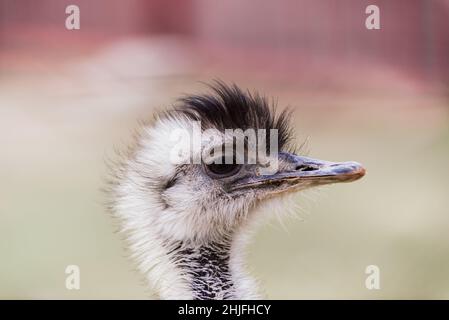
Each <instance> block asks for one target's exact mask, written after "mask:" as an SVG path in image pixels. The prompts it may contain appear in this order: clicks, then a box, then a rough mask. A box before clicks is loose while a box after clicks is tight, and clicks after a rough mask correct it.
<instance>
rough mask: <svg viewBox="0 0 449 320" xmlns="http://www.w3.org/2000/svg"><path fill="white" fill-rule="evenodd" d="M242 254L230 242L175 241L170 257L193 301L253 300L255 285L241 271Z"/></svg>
mask: <svg viewBox="0 0 449 320" xmlns="http://www.w3.org/2000/svg"><path fill="white" fill-rule="evenodd" d="M242 251H243V250H242V248H239V246H238V244H237V243H236V241H232V240H230V239H223V240H221V241H215V242H211V243H206V244H201V245H186V244H185V243H182V242H178V243H177V244H176V246H175V249H173V250H172V252H171V253H170V256H171V257H172V258H173V261H174V262H175V264H176V265H177V267H178V270H179V271H180V273H182V274H186V275H187V277H186V278H187V279H188V280H187V281H188V287H189V289H190V290H191V296H192V298H193V299H198V300H204V299H220V300H221V299H255V298H258V297H259V296H258V294H257V293H256V284H255V283H254V282H253V280H252V279H251V278H250V277H249V276H247V275H246V274H245V272H244V271H243V270H242V267H243V263H242V260H243V257H242Z"/></svg>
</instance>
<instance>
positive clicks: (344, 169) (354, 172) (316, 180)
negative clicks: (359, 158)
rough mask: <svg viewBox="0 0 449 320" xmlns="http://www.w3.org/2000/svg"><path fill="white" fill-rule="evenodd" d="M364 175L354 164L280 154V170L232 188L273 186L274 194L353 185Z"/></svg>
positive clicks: (360, 168) (361, 167)
mask: <svg viewBox="0 0 449 320" xmlns="http://www.w3.org/2000/svg"><path fill="white" fill-rule="evenodd" d="M364 175H365V168H364V167H363V166H362V165H361V164H360V163H357V162H354V161H349V162H330V161H324V160H318V159H313V158H308V157H302V156H298V155H295V154H292V153H286V152H283V153H280V154H279V170H278V171H277V172H276V173H275V174H271V175H258V176H253V177H249V178H246V179H243V180H242V181H239V182H238V183H237V184H236V186H235V189H241V188H246V187H274V191H275V192H280V191H284V190H286V189H291V188H294V189H306V188H310V187H314V186H320V185H325V184H330V183H337V182H352V181H355V180H358V179H360V178H361V177H363V176H364Z"/></svg>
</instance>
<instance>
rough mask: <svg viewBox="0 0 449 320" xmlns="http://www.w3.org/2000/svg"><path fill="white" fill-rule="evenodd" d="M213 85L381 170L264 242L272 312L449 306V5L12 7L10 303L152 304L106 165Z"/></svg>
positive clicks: (4, 15) (23, 0) (7, 45)
mask: <svg viewBox="0 0 449 320" xmlns="http://www.w3.org/2000/svg"><path fill="white" fill-rule="evenodd" d="M70 4H76V5H78V6H79V8H80V17H81V28H80V30H67V29H66V28H65V20H66V18H67V16H68V15H67V14H66V13H65V8H66V6H68V5H70ZM370 4H375V5H377V6H379V8H380V23H381V29H380V30H367V29H366V28H365V19H366V18H367V16H368V15H367V14H366V13H365V8H366V7H367V6H368V5H370ZM212 79H223V80H224V81H227V82H235V83H237V84H239V85H240V86H242V87H244V88H249V89H257V90H258V91H260V92H263V93H265V94H267V95H269V96H273V97H276V98H277V101H278V105H279V107H280V108H283V107H285V106H288V105H289V106H291V107H293V108H294V110H295V119H294V123H295V128H296V132H297V135H298V139H299V141H303V140H308V143H307V150H308V153H309V155H311V156H314V157H318V158H323V159H328V160H334V161H343V160H355V161H359V162H361V163H363V164H364V165H365V166H366V168H367V170H368V173H367V175H366V176H365V178H364V179H362V180H361V181H359V182H357V183H352V184H345V185H335V186H330V187H327V188H325V189H322V190H320V191H319V192H312V193H309V194H308V195H306V196H299V201H300V203H301V206H302V207H303V209H302V210H301V212H299V216H300V217H302V218H303V220H302V221H299V220H298V221H296V220H294V221H291V222H289V223H288V226H287V227H286V229H287V232H286V230H284V229H283V228H282V227H281V226H280V225H278V224H276V223H273V224H271V225H267V226H266V227H264V228H262V229H261V230H260V232H259V233H257V239H255V241H254V244H253V245H251V247H250V248H249V261H248V264H249V266H250V268H251V269H252V270H253V273H254V274H255V275H256V276H257V277H258V278H259V279H260V280H261V281H262V284H263V285H264V287H265V289H266V291H267V294H268V297H269V298H273V299H304V298H306V299H313V298H324V299H345V298H356V299H379V298H385V299H392V298H402V299H411V298H424V299H430V298H434V299H449V232H448V230H449V209H448V208H449V197H448V189H449V165H448V164H449V1H448V0H433V1H425V0H372V1H364V0H344V1H336V0H320V1H316V0H282V1H269V0H258V1H255V0H254V1H237V0H226V1H206V0H185V1H172V2H166V1H162V0H151V1H144V0H128V1H120V0H107V1H106V0H97V1H89V0H70V1H66V0H57V1H56V0H41V1H32V0H19V1H17V0H0V260H1V263H0V298H8V299H9V298H19V299H47V298H63V299H80V298H87V299H91V298H105V299H116V298H125V299H128V298H137V299H140V298H151V297H153V294H152V292H149V291H148V290H147V289H145V287H144V286H143V285H142V277H141V276H140V275H138V274H137V273H136V272H135V271H134V269H133V265H132V263H131V262H130V261H128V260H127V259H126V257H125V252H124V250H123V249H122V243H121V242H120V239H119V236H118V235H116V234H114V233H113V232H114V230H115V229H114V226H113V223H112V221H111V219H110V218H109V216H108V215H107V214H106V213H105V210H104V208H103V205H102V203H103V200H104V197H103V195H102V193H101V191H100V188H101V186H102V177H103V176H104V174H105V173H106V169H105V165H104V159H105V157H107V156H110V155H111V154H113V150H114V146H121V145H123V144H126V142H127V141H129V137H130V134H131V132H132V128H133V127H134V126H135V125H136V123H137V121H138V120H141V119H147V118H150V117H151V114H152V112H153V110H154V109H155V108H158V109H161V108H166V107H170V106H171V105H172V104H173V103H174V101H175V100H176V98H177V97H179V96H180V95H182V94H185V93H199V92H203V91H204V90H206V88H205V86H204V84H202V83H201V81H204V82H208V81H210V80H212ZM310 198H312V199H310ZM70 264H76V265H79V266H80V268H81V289H80V290H72V291H69V290H67V289H66V288H65V279H66V274H65V273H64V271H65V268H66V266H67V265H70ZM371 264H374V265H377V266H379V268H380V272H381V289H380V290H367V289H366V287H365V278H366V274H365V268H366V266H367V265H371Z"/></svg>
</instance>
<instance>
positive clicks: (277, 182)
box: [109, 82, 365, 299]
mask: <svg viewBox="0 0 449 320" xmlns="http://www.w3.org/2000/svg"><path fill="white" fill-rule="evenodd" d="M210 89H211V90H212V92H211V93H208V94H205V95H189V96H185V97H184V98H182V99H180V100H179V101H178V104H177V105H175V106H174V108H173V109H171V110H169V111H165V112H163V113H158V114H157V116H155V117H154V120H153V121H151V122H150V123H146V124H143V125H142V127H141V130H139V131H138V133H137V134H136V135H135V141H134V143H133V144H132V146H130V147H129V148H128V150H127V152H124V153H122V156H121V157H120V158H121V160H120V161H119V162H118V163H116V164H115V165H114V166H113V174H112V179H111V184H110V188H109V189H110V193H109V195H110V199H111V202H110V209H111V212H112V214H113V216H114V217H116V218H117V219H118V223H119V229H120V231H121V232H123V233H124V234H125V239H126V243H127V246H128V249H129V251H130V255H131V257H132V259H134V260H135V262H136V265H137V269H138V270H139V271H140V272H141V273H142V274H143V275H144V277H145V281H146V282H148V284H149V285H150V287H152V288H153V290H155V291H156V292H157V294H158V295H159V297H160V298H161V299H259V298H261V297H262V295H261V293H260V291H259V289H258V285H257V281H256V280H254V279H253V278H252V277H250V276H249V275H248V274H247V273H246V271H245V265H244V259H243V258H244V254H243V252H244V248H245V244H247V243H248V241H249V239H250V234H251V229H253V227H254V225H256V224H257V223H256V221H258V220H260V217H262V216H266V215H267V214H268V215H270V213H271V214H273V213H272V209H273V207H278V206H282V205H283V204H284V203H285V202H286V201H284V200H285V197H286V196H287V195H289V194H292V193H293V192H297V191H300V190H304V189H307V188H310V187H314V186H320V185H324V184H330V183H335V182H350V181H354V180H357V179H359V178H361V177H362V176H363V175H364V174H365V169H364V168H363V167H362V166H361V165H360V164H358V163H356V162H341V163H334V162H328V161H322V160H317V159H312V158H309V157H304V156H300V155H297V154H295V153H293V148H292V145H293V144H292V130H291V126H290V125H289V117H290V113H289V111H284V112H282V113H279V114H276V112H275V109H274V106H273V105H271V104H270V103H269V102H268V100H267V99H266V98H265V97H262V96H260V95H259V94H257V93H250V92H248V91H243V90H241V89H239V87H237V86H236V85H226V84H224V83H222V82H216V83H214V84H212V85H211V86H210ZM198 122H201V130H202V132H204V131H205V130H207V129H213V130H214V131H213V132H214V135H215V137H212V138H216V139H210V137H209V139H207V141H206V142H205V141H204V139H203V138H201V139H202V140H201V144H200V148H199V149H197V150H196V152H199V151H201V152H204V150H205V149H208V150H209V151H208V152H210V148H211V147H214V148H215V149H213V150H214V151H217V150H218V151H217V152H216V153H217V154H218V158H220V157H222V159H221V161H215V162H212V163H205V162H204V161H201V162H200V163H194V162H185V163H174V162H173V161H170V159H171V158H170V155H171V153H172V152H173V149H174V147H175V145H176V144H177V143H178V144H179V140H176V141H175V140H174V139H172V138H171V135H172V133H173V132H175V131H176V130H178V129H186V130H187V131H186V132H191V128H192V124H193V123H198ZM238 128H239V129H242V130H246V129H250V128H253V129H265V130H267V131H266V132H268V130H270V129H275V130H277V131H276V132H277V133H278V135H277V141H275V142H277V150H278V151H277V153H276V154H274V157H275V158H276V159H275V160H276V161H277V168H276V171H274V172H271V173H269V174H261V170H260V169H261V166H262V165H261V164H260V163H259V162H256V163H255V164H254V163H252V164H251V163H249V162H248V161H247V162H244V163H237V161H235V160H236V158H235V156H233V158H232V160H233V161H229V160H228V159H223V157H224V155H223V154H225V153H224V152H223V149H224V148H223V145H224V144H226V143H228V144H229V143H231V144H232V146H233V148H232V150H233V151H235V152H236V150H235V140H234V138H232V140H229V137H228V136H227V135H226V133H225V132H226V131H225V129H238ZM189 130H190V131H189ZM261 136H263V135H261ZM247 138H248V137H244V139H247ZM262 140H263V139H261V141H262ZM186 141H187V140H186ZM230 141H231V142H230ZM270 141H271V140H270ZM245 142H247V141H246V140H245ZM273 145H274V144H273ZM217 147H218V148H217ZM246 147H247V145H246ZM270 148H271V144H270V145H267V146H266V151H267V152H265V155H267V154H268V150H269V149H270ZM192 149H193V148H192ZM198 150H199V151H198ZM220 150H221V152H222V154H220ZM192 152H193V151H192ZM196 156H198V155H197V154H189V155H188V157H196ZM270 156H271V158H273V155H272V154H271V153H270ZM220 162H221V163H220ZM270 204H271V205H270ZM267 208H268V209H267ZM263 212H265V213H263Z"/></svg>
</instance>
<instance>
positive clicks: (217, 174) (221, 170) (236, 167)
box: [206, 163, 242, 179]
mask: <svg viewBox="0 0 449 320" xmlns="http://www.w3.org/2000/svg"><path fill="white" fill-rule="evenodd" d="M241 167H242V166H241V165H240V164H216V163H212V164H209V165H207V166H206V171H207V173H208V175H209V176H210V177H211V178H215V179H219V178H226V177H230V176H233V175H235V174H237V173H238V172H239V171H240V168H241Z"/></svg>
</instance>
